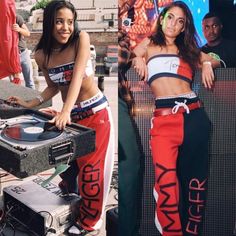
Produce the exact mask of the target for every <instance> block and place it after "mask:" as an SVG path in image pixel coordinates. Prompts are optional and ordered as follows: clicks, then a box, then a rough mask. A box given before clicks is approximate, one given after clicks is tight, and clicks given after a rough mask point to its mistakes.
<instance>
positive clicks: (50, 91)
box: [8, 51, 59, 108]
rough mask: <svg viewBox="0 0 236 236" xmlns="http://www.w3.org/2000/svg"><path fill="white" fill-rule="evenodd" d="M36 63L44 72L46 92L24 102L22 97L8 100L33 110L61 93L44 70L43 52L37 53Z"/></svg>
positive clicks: (12, 97)
mask: <svg viewBox="0 0 236 236" xmlns="http://www.w3.org/2000/svg"><path fill="white" fill-rule="evenodd" d="M35 61H36V63H37V64H38V66H39V68H40V69H41V71H42V72H43V75H44V77H45V80H46V83H47V87H46V88H45V89H44V91H43V92H42V93H41V94H40V95H38V96H36V97H35V98H33V99H32V100H29V101H24V100H23V99H21V98H20V97H17V96H11V97H10V98H9V99H8V101H9V102H11V103H15V104H18V105H21V106H23V107H26V108H33V107H36V106H39V105H40V104H42V103H43V102H46V101H48V100H49V99H51V98H52V97H53V96H55V95H56V94H57V93H58V91H59V89H58V86H57V85H55V84H54V83H53V82H52V81H51V80H50V78H49V75H48V72H47V70H46V69H45V68H44V56H43V54H42V52H40V51H37V52H36V53H35Z"/></svg>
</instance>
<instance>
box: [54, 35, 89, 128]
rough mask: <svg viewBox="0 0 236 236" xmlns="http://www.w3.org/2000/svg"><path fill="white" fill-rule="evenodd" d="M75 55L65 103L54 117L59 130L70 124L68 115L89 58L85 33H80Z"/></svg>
mask: <svg viewBox="0 0 236 236" xmlns="http://www.w3.org/2000/svg"><path fill="white" fill-rule="evenodd" d="M76 55H77V56H76V59H75V65H74V69H73V76H72V79H71V82H70V86H69V89H68V93H67V96H66V101H65V103H64V105H63V108H62V111H61V113H60V114H59V115H58V116H56V117H54V119H55V120H54V121H55V125H56V126H57V127H58V128H59V129H63V128H65V126H66V124H70V123H71V119H70V113H71V110H72V108H73V106H74V104H75V102H76V100H77V98H78V95H79V92H80V89H81V84H82V80H83V77H84V74H85V68H86V65H87V62H88V59H89V57H90V38H89V35H88V33H86V32H85V31H81V32H80V37H79V46H78V49H77V52H76Z"/></svg>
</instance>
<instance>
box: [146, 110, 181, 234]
mask: <svg viewBox="0 0 236 236" xmlns="http://www.w3.org/2000/svg"><path fill="white" fill-rule="evenodd" d="M183 122H184V120H183V114H175V115H169V116H158V117H154V118H153V119H152V128H151V130H150V134H151V140H150V146H151V151H152V156H153V162H154V166H155V180H156V181H155V186H154V196H155V200H156V217H155V221H159V222H158V223H159V224H160V227H161V229H159V228H158V230H160V232H161V231H162V235H163V236H182V235H183V234H182V226H181V221H180V216H179V209H178V206H179V181H178V178H177V175H176V163H177V157H178V146H180V145H181V144H182V142H183V136H184V133H183V125H184V123H183ZM156 224H157V222H156Z"/></svg>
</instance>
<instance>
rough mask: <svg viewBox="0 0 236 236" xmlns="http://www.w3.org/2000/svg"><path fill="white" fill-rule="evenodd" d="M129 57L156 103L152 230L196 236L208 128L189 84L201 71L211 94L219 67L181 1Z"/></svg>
mask: <svg viewBox="0 0 236 236" xmlns="http://www.w3.org/2000/svg"><path fill="white" fill-rule="evenodd" d="M133 52H134V54H135V55H136V57H135V58H134V59H133V66H134V68H135V69H136V71H137V73H138V74H139V75H140V77H141V78H144V79H145V80H147V82H148V84H149V86H150V88H151V91H152V93H153V95H154V97H155V107H156V109H155V110H154V113H153V118H152V119H151V129H150V135H151V139H150V148H151V152H152V157H153V164H154V169H155V185H154V191H153V193H154V198H155V201H156V212H155V224H156V227H157V229H158V231H159V232H160V233H161V235H163V236H182V235H184V236H190V235H200V234H201V229H202V222H203V218H204V209H205V205H206V197H207V179H208V141H209V136H210V127H211V125H210V120H209V118H208V116H207V114H206V112H205V111H204V108H203V106H202V103H201V101H200V100H199V98H198V96H197V95H196V94H195V93H194V92H193V91H192V89H191V82H192V80H193V75H194V71H195V70H197V69H198V68H201V69H202V82H203V84H204V86H205V87H206V88H208V89H211V88H212V85H213V80H214V73H213V69H212V68H213V67H217V66H220V63H219V62H218V61H216V60H214V59H212V58H211V57H210V56H209V55H207V54H205V53H203V52H201V51H200V48H199V45H198V38H197V34H196V29H195V26H194V22H193V16H192V14H191V11H190V10H189V8H188V6H187V5H186V4H185V3H184V2H182V1H176V2H173V3H171V4H170V5H168V6H167V7H165V8H164V9H163V10H162V12H161V13H160V15H159V17H158V21H157V28H156V31H155V33H154V34H153V35H152V36H151V37H150V38H148V39H145V40H144V41H143V42H141V43H140V44H139V45H138V46H137V47H136V48H134V51H133ZM147 132H148V131H147Z"/></svg>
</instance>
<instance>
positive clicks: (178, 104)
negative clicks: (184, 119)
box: [172, 100, 189, 114]
mask: <svg viewBox="0 0 236 236" xmlns="http://www.w3.org/2000/svg"><path fill="white" fill-rule="evenodd" d="M186 102H187V100H184V102H177V101H175V104H176V105H175V106H174V107H173V108H172V113H173V114H175V113H177V111H178V110H179V108H180V107H183V108H184V109H185V110H186V112H187V114H189V108H188V106H187V105H186Z"/></svg>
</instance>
